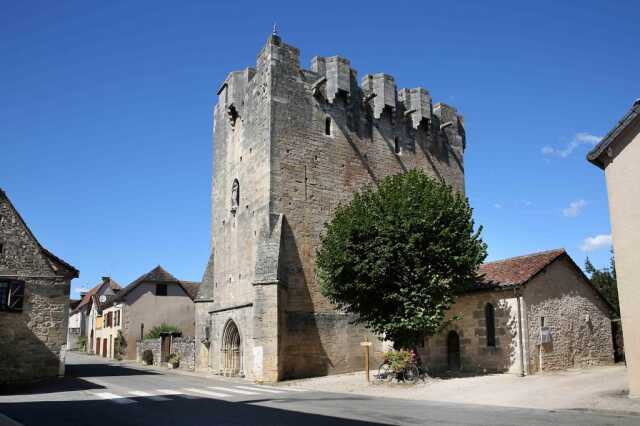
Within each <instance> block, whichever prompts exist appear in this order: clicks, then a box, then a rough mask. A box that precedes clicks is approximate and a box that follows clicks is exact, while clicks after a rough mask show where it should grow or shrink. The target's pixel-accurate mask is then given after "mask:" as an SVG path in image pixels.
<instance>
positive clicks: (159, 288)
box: [156, 284, 167, 296]
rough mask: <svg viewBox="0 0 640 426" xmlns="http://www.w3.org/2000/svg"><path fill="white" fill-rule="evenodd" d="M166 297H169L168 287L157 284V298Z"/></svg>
mask: <svg viewBox="0 0 640 426" xmlns="http://www.w3.org/2000/svg"><path fill="white" fill-rule="evenodd" d="M166 295H167V285H166V284H156V296H166Z"/></svg>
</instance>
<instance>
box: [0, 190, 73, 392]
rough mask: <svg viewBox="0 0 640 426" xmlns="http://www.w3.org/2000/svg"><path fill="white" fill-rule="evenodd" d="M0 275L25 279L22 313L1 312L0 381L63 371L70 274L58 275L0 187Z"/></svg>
mask: <svg viewBox="0 0 640 426" xmlns="http://www.w3.org/2000/svg"><path fill="white" fill-rule="evenodd" d="M0 244H2V245H3V250H2V252H1V253H0V279H3V278H6V279H16V280H21V281H24V282H25V293H24V301H23V309H22V312H0V325H1V326H0V360H1V362H0V384H6V383H15V382H31V381H36V380H41V379H45V378H50V377H56V376H57V375H58V374H59V373H63V372H64V360H63V359H62V360H61V358H64V348H65V344H66V340H67V324H68V318H69V317H68V313H69V290H70V279H68V278H64V277H60V276H56V274H55V273H54V271H53V269H52V267H51V266H50V265H49V263H48V260H47V259H46V258H45V257H44V255H43V254H42V252H41V250H40V248H39V246H38V244H37V242H36V241H35V239H34V238H33V236H32V235H31V234H30V232H29V231H28V229H27V228H26V227H25V226H24V225H23V223H22V222H21V220H20V219H19V217H18V216H17V215H16V214H15V213H14V211H13V209H12V208H11V206H10V205H9V201H8V199H7V198H6V197H5V195H4V193H3V192H2V191H0Z"/></svg>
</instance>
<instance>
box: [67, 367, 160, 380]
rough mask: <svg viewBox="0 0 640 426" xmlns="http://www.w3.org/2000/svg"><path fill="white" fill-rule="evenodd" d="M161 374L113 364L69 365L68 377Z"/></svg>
mask: <svg viewBox="0 0 640 426" xmlns="http://www.w3.org/2000/svg"><path fill="white" fill-rule="evenodd" d="M157 374H159V373H156V372H153V371H149V370H139V369H137V368H127V367H121V366H119V365H112V364H68V365H67V377H109V376H146V375H157Z"/></svg>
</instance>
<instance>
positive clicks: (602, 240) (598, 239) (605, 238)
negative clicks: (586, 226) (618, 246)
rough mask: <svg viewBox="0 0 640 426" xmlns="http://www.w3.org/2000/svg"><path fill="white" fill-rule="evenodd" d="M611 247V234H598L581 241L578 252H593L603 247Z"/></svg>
mask: <svg viewBox="0 0 640 426" xmlns="http://www.w3.org/2000/svg"><path fill="white" fill-rule="evenodd" d="M610 246H611V234H608V235H605V234H600V235H596V236H595V237H587V238H585V239H584V241H582V244H581V245H580V250H582V251H595V250H600V249H602V248H605V247H610Z"/></svg>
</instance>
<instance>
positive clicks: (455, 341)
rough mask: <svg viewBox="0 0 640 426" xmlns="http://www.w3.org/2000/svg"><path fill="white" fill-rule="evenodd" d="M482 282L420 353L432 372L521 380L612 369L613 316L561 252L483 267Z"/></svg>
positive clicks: (462, 298) (464, 297) (461, 298)
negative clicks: (527, 376) (586, 369)
mask: <svg viewBox="0 0 640 426" xmlns="http://www.w3.org/2000/svg"><path fill="white" fill-rule="evenodd" d="M480 275H481V276H482V281H481V282H479V283H478V284H477V285H475V286H474V287H473V288H471V289H470V290H468V291H467V292H465V293H464V294H462V295H460V296H459V297H458V300H457V301H456V303H455V304H454V306H453V307H452V308H451V309H450V310H449V312H448V314H447V318H446V320H445V323H444V324H445V326H444V327H443V329H442V331H441V332H440V333H439V334H438V335H436V336H433V337H430V338H427V339H425V344H424V347H423V348H420V349H419V353H420V355H421V358H422V360H423V362H425V363H426V364H427V365H428V367H429V368H430V369H432V370H434V371H443V370H450V371H467V372H479V373H483V372H500V373H502V372H509V373H515V374H522V375H524V374H533V373H536V372H539V371H549V370H561V369H567V368H573V367H587V366H592V365H607V364H610V363H613V341H612V334H611V316H612V314H613V309H612V307H611V306H610V305H609V304H608V303H607V301H606V300H605V299H604V298H603V297H602V296H601V295H600V293H599V292H598V291H597V290H596V289H595V287H594V286H593V285H592V284H591V281H589V279H588V278H587V277H586V276H585V275H584V273H583V272H582V270H581V269H580V268H579V267H578V266H577V265H576V264H575V262H574V261H573V260H572V259H571V257H569V255H568V254H567V253H566V252H565V251H564V250H562V249H559V250H551V251H546V252H541V253H534V254H529V255H526V256H518V257H513V258H510V259H505V260H500V261H496V262H490V263H485V264H484V265H482V266H481V268H480ZM455 316H459V317H460V319H458V320H454V319H453V318H454V317H455Z"/></svg>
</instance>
